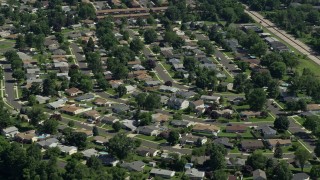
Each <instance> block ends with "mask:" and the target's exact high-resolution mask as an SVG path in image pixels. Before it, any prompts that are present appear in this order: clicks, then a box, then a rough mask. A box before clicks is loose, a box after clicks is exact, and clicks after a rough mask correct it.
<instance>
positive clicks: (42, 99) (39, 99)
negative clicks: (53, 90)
mask: <svg viewBox="0 0 320 180" xmlns="http://www.w3.org/2000/svg"><path fill="white" fill-rule="evenodd" d="M49 100H50V98H49V97H45V96H40V95H36V101H37V102H38V103H39V104H45V103H47V102H48V101H49Z"/></svg>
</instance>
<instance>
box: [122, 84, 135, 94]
mask: <svg viewBox="0 0 320 180" xmlns="http://www.w3.org/2000/svg"><path fill="white" fill-rule="evenodd" d="M125 87H126V89H127V94H131V93H134V92H135V91H136V90H137V87H135V86H131V85H127V86H125Z"/></svg>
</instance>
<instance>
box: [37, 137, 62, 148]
mask: <svg viewBox="0 0 320 180" xmlns="http://www.w3.org/2000/svg"><path fill="white" fill-rule="evenodd" d="M58 142H59V140H58V139H56V138H49V139H46V140H43V141H39V142H37V144H39V145H40V146H41V147H46V146H50V145H51V144H54V143H58Z"/></svg>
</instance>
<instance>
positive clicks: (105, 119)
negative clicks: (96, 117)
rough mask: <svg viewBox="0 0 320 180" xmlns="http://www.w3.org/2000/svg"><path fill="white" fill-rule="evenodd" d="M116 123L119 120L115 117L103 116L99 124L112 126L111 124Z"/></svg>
mask: <svg viewBox="0 0 320 180" xmlns="http://www.w3.org/2000/svg"><path fill="white" fill-rule="evenodd" d="M117 121H119V119H118V118H117V117H114V116H103V117H102V118H101V119H100V122H101V123H106V124H109V125H112V124H113V123H115V122H117Z"/></svg>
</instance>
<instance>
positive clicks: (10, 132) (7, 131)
mask: <svg viewBox="0 0 320 180" xmlns="http://www.w3.org/2000/svg"><path fill="white" fill-rule="evenodd" d="M18 133H19V130H18V128H16V127H15V126H11V127H7V128H4V129H2V131H1V134H2V135H4V136H5V137H6V138H13V137H14V136H15V135H16V134H18Z"/></svg>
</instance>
